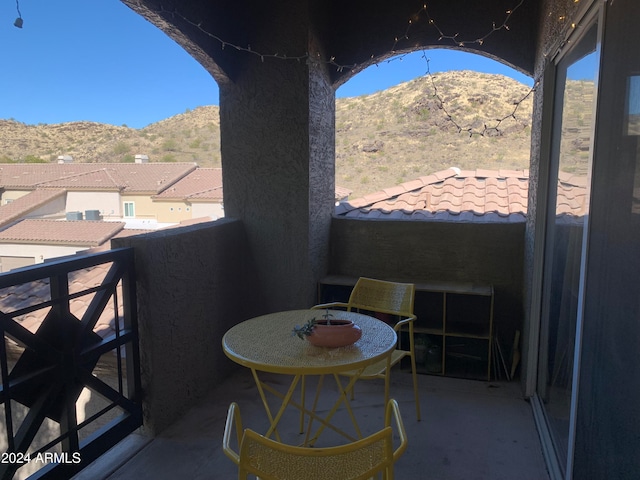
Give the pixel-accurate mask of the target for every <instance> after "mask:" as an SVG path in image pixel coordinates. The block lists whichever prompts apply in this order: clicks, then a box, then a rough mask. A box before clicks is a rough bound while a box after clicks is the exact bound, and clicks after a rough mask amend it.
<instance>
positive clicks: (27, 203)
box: [0, 188, 66, 225]
mask: <svg viewBox="0 0 640 480" xmlns="http://www.w3.org/2000/svg"><path fill="white" fill-rule="evenodd" d="M64 195H66V191H65V190H64V189H60V188H38V189H36V190H34V191H33V192H29V193H28V194H26V195H23V196H22V197H20V198H18V199H16V200H14V201H13V202H11V203H7V204H6V205H3V206H2V207H0V225H5V224H8V223H11V222H15V221H17V220H19V219H21V218H23V217H25V216H26V215H28V214H29V213H30V212H32V211H34V210H36V209H37V208H39V207H41V206H43V205H46V204H47V203H49V202H50V201H52V200H54V199H56V198H58V197H63V196H64Z"/></svg>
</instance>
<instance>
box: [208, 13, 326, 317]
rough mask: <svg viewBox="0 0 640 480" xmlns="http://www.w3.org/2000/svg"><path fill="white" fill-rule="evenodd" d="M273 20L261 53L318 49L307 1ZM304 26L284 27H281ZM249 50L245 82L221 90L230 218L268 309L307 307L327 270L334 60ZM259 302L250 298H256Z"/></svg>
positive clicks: (242, 75) (242, 76)
mask: <svg viewBox="0 0 640 480" xmlns="http://www.w3.org/2000/svg"><path fill="white" fill-rule="evenodd" d="M296 7H297V8H298V11H293V9H290V10H287V11H286V12H282V15H283V16H284V17H283V18H282V19H280V20H281V21H280V22H274V23H271V24H269V25H264V28H265V29H274V31H268V32H265V33H264V37H265V38H269V44H267V45H265V44H255V45H252V49H253V50H254V51H256V52H260V53H265V52H281V54H282V55H283V54H285V53H286V54H287V55H288V56H289V57H291V56H294V55H304V54H306V52H312V56H313V58H314V59H317V58H320V59H321V58H322V57H321V55H320V56H319V57H318V55H319V54H320V52H317V50H316V49H315V47H314V41H313V35H312V34H311V33H310V31H309V28H307V25H308V24H309V22H308V18H307V13H306V8H305V2H301V3H300V5H297V6H296ZM280 23H282V24H287V25H289V26H291V25H295V26H296V27H297V28H288V29H287V31H286V33H284V32H283V31H284V29H279V28H278V25H279V24H280ZM238 55H242V56H243V57H242V61H243V62H244V63H243V68H242V70H241V73H239V74H238V75H237V78H233V79H232V81H231V82H226V83H225V84H223V85H221V86H220V130H221V152H222V167H223V170H224V180H223V181H224V206H225V215H226V216H227V217H233V218H239V219H242V221H243V223H244V225H245V227H246V231H247V235H248V238H249V244H250V246H251V249H252V254H253V257H254V258H255V260H256V263H257V268H258V275H259V278H258V280H259V284H260V285H262V289H263V292H264V294H265V297H266V299H267V306H266V308H267V310H269V311H275V310H282V309H288V308H301V307H302V308H304V307H307V306H309V305H311V304H312V303H313V301H314V299H315V296H314V294H315V287H316V281H317V279H318V277H319V276H320V275H321V274H322V273H323V272H324V271H325V269H326V264H327V258H328V248H329V245H328V238H329V227H330V222H331V214H332V211H333V203H334V183H335V174H334V172H335V163H334V157H335V154H334V152H335V140H334V137H335V133H334V130H335V92H334V90H333V88H332V87H331V85H330V83H329V78H328V74H327V64H326V63H324V62H322V61H321V60H319V61H315V60H314V61H313V62H306V61H304V60H301V61H298V60H285V59H282V58H264V59H263V58H261V57H259V56H257V55H253V54H251V53H246V52H239V53H238ZM247 300H250V298H247Z"/></svg>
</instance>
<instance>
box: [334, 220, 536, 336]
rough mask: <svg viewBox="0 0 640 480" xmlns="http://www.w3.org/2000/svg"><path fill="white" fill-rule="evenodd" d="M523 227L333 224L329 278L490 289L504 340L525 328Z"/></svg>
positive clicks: (455, 224)
mask: <svg viewBox="0 0 640 480" xmlns="http://www.w3.org/2000/svg"><path fill="white" fill-rule="evenodd" d="M524 228H525V227H524V224H522V223H514V224H470V223H455V222H403V221H367V220H348V219H338V218H334V219H333V223H332V228H331V263H330V270H329V272H330V273H332V274H338V275H348V276H355V277H359V276H370V277H374V278H381V279H392V280H405V281H409V282H462V283H477V284H491V285H493V286H494V289H495V315H494V318H495V323H496V326H498V327H499V331H501V332H502V334H501V335H502V336H503V338H504V339H505V340H506V339H507V338H512V337H511V335H512V334H513V332H514V331H515V329H516V328H522V321H523V306H522V288H523V277H522V275H523V246H524V243H523V241H524Z"/></svg>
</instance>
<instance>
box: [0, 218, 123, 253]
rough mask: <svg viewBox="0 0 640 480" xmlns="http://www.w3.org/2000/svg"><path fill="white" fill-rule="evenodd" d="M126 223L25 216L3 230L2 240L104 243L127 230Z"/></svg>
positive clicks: (87, 245)
mask: <svg viewBox="0 0 640 480" xmlns="http://www.w3.org/2000/svg"><path fill="white" fill-rule="evenodd" d="M124 226H125V223H124V222H103V221H91V220H82V221H58V220H44V219H26V220H22V221H20V222H18V223H16V224H15V225H12V226H10V227H9V228H7V229H5V230H3V231H1V232H0V243H25V244H48V245H59V244H64V245H74V246H84V247H93V246H98V245H102V244H103V243H105V242H106V241H107V240H109V239H111V237H113V236H114V235H116V234H117V233H118V232H120V231H121V230H122V229H124Z"/></svg>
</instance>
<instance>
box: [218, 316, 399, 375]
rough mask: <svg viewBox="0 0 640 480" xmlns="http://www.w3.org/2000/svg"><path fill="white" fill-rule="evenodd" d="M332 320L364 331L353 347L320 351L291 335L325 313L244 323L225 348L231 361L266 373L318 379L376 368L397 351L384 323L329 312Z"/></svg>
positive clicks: (227, 338) (228, 338)
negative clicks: (347, 322) (391, 353)
mask: <svg viewBox="0 0 640 480" xmlns="http://www.w3.org/2000/svg"><path fill="white" fill-rule="evenodd" d="M330 312H331V313H332V314H333V315H334V318H341V319H347V320H352V321H353V322H354V323H355V324H356V325H358V326H359V327H360V328H361V329H362V337H361V338H360V340H358V341H357V342H356V343H354V344H353V345H349V346H347V347H339V348H326V347H316V346H314V345H311V344H310V343H309V342H308V341H307V340H302V339H300V338H298V337H297V336H295V335H293V334H292V331H293V328H294V327H295V326H296V325H303V324H305V323H306V322H307V321H308V320H310V319H312V318H314V317H316V318H321V317H322V315H323V314H324V313H325V312H324V310H290V311H286V312H277V313H271V314H268V315H262V316H260V317H255V318H252V319H249V320H246V321H244V322H242V323H239V324H237V325H235V326H234V327H232V328H230V329H229V330H228V331H227V333H225V334H224V337H223V338H222V347H223V349H224V352H225V354H226V355H227V357H229V358H230V359H231V360H233V361H234V362H236V363H239V364H240V365H244V366H245V367H249V368H253V369H255V370H260V371H264V372H271V373H284V374H292V375H298V374H302V375H320V374H325V373H336V372H344V371H348V370H354V369H356V368H360V367H364V366H367V365H370V364H373V363H375V362H377V361H378V360H380V359H382V358H384V357H385V356H386V355H388V354H389V353H390V352H391V351H392V350H393V349H394V348H395V346H396V341H397V337H396V332H395V331H394V330H393V328H391V327H390V326H389V325H387V324H386V323H384V322H382V321H380V320H378V319H376V318H373V317H369V316H368V315H362V314H359V313H354V312H344V311H335V310H330Z"/></svg>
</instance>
